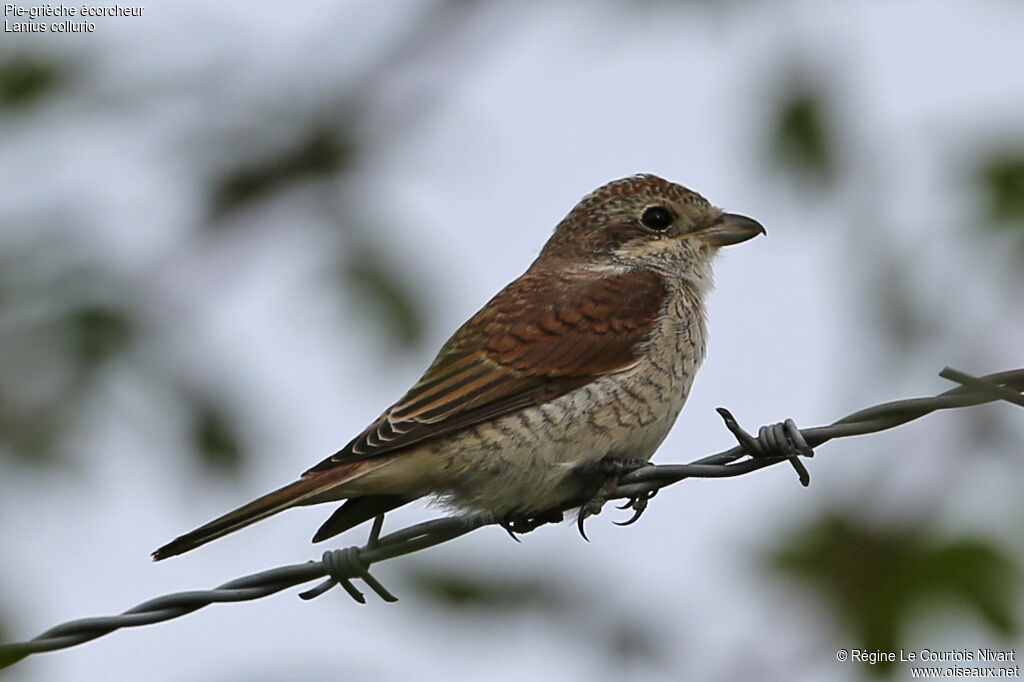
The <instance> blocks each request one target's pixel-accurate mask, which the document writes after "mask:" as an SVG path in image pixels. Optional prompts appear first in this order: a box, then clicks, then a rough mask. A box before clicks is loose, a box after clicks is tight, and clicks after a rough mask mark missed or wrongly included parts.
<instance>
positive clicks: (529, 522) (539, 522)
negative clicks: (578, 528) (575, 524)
mask: <svg viewBox="0 0 1024 682" xmlns="http://www.w3.org/2000/svg"><path fill="white" fill-rule="evenodd" d="M563 518H565V517H564V515H563V514H562V511H561V510H560V509H555V510H552V511H546V512H541V513H540V514H536V515H534V516H528V515H525V514H509V515H508V516H506V517H505V519H504V520H503V521H501V524H500V525H501V527H502V528H504V529H505V531H506V532H507V533H508V534H509V535H510V536H511V537H512V539H513V540H515V541H516V542H519V538H518V537H516V534H517V533H518V534H523V533H529V532H530V531H532V530H536V529H537V528H540V527H541V526H543V525H545V524H548V523H559V522H560V521H561V520H562V519H563Z"/></svg>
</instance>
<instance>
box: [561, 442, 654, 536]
mask: <svg viewBox="0 0 1024 682" xmlns="http://www.w3.org/2000/svg"><path fill="white" fill-rule="evenodd" d="M648 464H649V462H648V461H647V460H646V459H638V458H635V457H634V458H626V459H624V458H620V457H613V456H608V457H605V458H603V459H601V460H599V461H598V462H597V463H596V465H595V466H596V471H595V473H596V474H599V475H601V476H602V477H603V480H602V482H601V485H600V486H599V487H598V489H597V492H595V493H594V495H593V496H592V497H591V498H590V499H589V500H587V501H586V502H585V503H583V504H582V505H580V511H579V514H578V515H577V516H576V527H577V528H578V529H579V531H580V535H582V536H583V539H584V540H586V541H587V542H589V541H590V538H588V537H587V533H586V531H585V530H584V528H583V522H584V521H586V520H587V518H589V517H591V516H597V515H598V514H600V513H601V509H602V508H603V507H604V505H605V503H606V502H607V501H608V500H609V499H611V494H612V493H613V492H615V489H616V488H618V487H619V478H620V477H622V476H624V475H625V474H628V473H629V472H631V471H636V470H637V469H639V468H641V467H645V466H647V465H648ZM588 469H589V467H588ZM651 497H653V495H644V496H642V497H634V498H631V499H630V500H629V502H628V504H627V505H626V506H625V507H622V508H623V509H625V508H626V507H632V508H633V509H634V514H633V518H631V519H630V520H629V521H627V522H625V523H624V524H620V525H629V524H631V523H633V522H635V521H636V520H637V519H639V518H640V515H641V514H643V512H644V509H646V508H647V500H649V499H650V498H651Z"/></svg>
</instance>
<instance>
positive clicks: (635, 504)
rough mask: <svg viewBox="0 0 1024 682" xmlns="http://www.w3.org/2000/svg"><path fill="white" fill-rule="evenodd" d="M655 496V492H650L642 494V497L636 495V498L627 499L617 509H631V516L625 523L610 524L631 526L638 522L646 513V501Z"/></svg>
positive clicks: (615, 522)
mask: <svg viewBox="0 0 1024 682" xmlns="http://www.w3.org/2000/svg"><path fill="white" fill-rule="evenodd" d="M657 494H658V491H657V490H652V491H650V492H648V493H644V494H643V495H637V496H636V497H631V498H629V499H628V500H626V501H625V503H623V504H621V505H619V507H618V508H619V509H632V510H633V516H631V517H629V519H628V520H626V521H612V523H614V524H615V525H616V526H632V525H633V524H634V523H636V522H637V521H639V520H640V517H641V516H643V515H644V512H645V511H647V502H648V500H650V499H651V498H652V497H654V496H655V495H657Z"/></svg>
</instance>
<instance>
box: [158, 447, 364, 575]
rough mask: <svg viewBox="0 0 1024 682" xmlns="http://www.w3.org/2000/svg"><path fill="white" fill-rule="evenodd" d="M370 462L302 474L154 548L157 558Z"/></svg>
mask: <svg viewBox="0 0 1024 682" xmlns="http://www.w3.org/2000/svg"><path fill="white" fill-rule="evenodd" d="M368 464H369V463H368V462H366V461H362V462H353V463H352V464H351V465H350V466H344V465H342V466H339V467H336V468H334V469H331V470H329V471H325V472H323V473H320V474H315V475H312V476H309V477H306V478H301V479H299V480H298V481H295V482H294V483H291V484H289V485H286V486H284V487H283V488H278V489H277V490H275V491H273V492H270V493H267V494H266V495H264V496H263V497H259V498H257V499H255V500H253V501H252V502H250V503H249V504H247V505H244V506H242V507H239V508H238V509H235V510H234V511H230V512H228V513H227V514H224V515H223V516H220V517H218V518H216V519H214V520H213V521H210V522H209V523H207V524H205V525H202V526H200V527H199V528H196V529H195V530H193V531H191V532H188V533H185V534H184V535H181V536H179V537H177V538H175V539H173V540H171V541H170V542H168V543H167V544H166V545H164V546H163V547H161V548H160V549H158V550H156V551H155V552H153V560H154V561H160V560H161V559H166V558H167V557H172V556H175V555H177V554H183V553H185V552H188V551H189V550H192V549H195V548H196V547H199V546H200V545H205V544H206V543H207V542H210V541H211V540H216V539H217V538H219V537H223V536H225V535H227V534H228V533H233V532H235V531H236V530H239V529H241V528H245V527H246V526H248V525H250V524H253V523H256V522H257V521H260V520H262V519H265V518H267V517H268V516H273V515H274V514H277V513H278V512H282V511H284V510H285V509H288V508H290V507H294V506H296V505H300V504H303V503H304V502H307V501H308V500H310V498H313V497H316V496H317V495H320V494H322V493H324V492H326V491H328V490H330V489H332V488H335V487H337V486H339V485H341V484H343V483H345V482H347V481H350V480H352V479H353V478H358V477H359V476H361V475H363V474H364V473H366V472H367V470H370V469H373V468H375V467H373V466H368Z"/></svg>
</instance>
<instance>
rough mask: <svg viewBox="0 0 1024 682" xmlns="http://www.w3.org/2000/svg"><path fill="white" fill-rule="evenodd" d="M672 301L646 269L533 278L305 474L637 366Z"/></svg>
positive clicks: (511, 289) (483, 314)
mask: <svg viewBox="0 0 1024 682" xmlns="http://www.w3.org/2000/svg"><path fill="white" fill-rule="evenodd" d="M665 295H666V290H665V285H664V283H663V281H662V279H661V277H660V276H659V275H658V274H657V273H654V272H651V271H647V270H631V271H628V272H625V273H621V274H615V275H607V274H597V273H586V274H578V275H574V276H568V275H563V276H560V277H559V276H555V275H552V274H551V273H533V272H527V273H526V274H525V275H523V276H522V277H520V278H519V279H517V280H516V281H515V282H513V283H512V284H510V285H509V286H507V287H505V289H503V290H502V291H501V292H499V293H498V295H497V296H495V297H494V298H493V299H491V301H490V302H489V303H488V304H487V305H486V306H484V308H483V309H482V310H481V311H480V312H478V313H477V314H476V315H474V316H473V317H472V318H471V319H470V320H469V321H468V322H467V323H466V324H465V325H463V326H462V327H461V328H460V329H459V330H458V331H457V332H456V333H455V335H454V336H452V338H451V339H450V340H449V341H448V343H446V344H445V346H444V348H442V349H441V352H440V353H439V354H438V356H437V358H436V359H435V360H434V362H433V364H431V366H430V368H429V369H428V370H427V372H426V373H425V374H424V375H423V377H422V378H421V379H420V380H419V381H418V382H417V383H416V385H414V386H413V387H412V388H411V389H410V390H409V392H408V393H406V394H405V395H404V396H403V397H402V398H401V399H400V400H399V401H398V402H397V403H395V404H394V405H393V406H392V407H391V408H389V409H388V410H387V411H386V412H385V413H384V414H382V415H381V416H380V417H379V418H378V419H377V420H376V421H375V422H373V423H372V424H371V425H370V426H369V427H367V429H366V430H365V431H363V432H362V433H361V434H359V436H357V437H356V438H354V439H353V440H352V441H351V442H350V443H349V444H348V445H346V446H345V447H344V448H342V449H341V450H340V451H338V452H337V453H335V454H334V455H332V456H331V457H329V458H327V459H325V460H324V461H323V462H321V463H319V464H318V465H316V466H315V467H313V468H312V469H310V470H309V471H307V472H306V473H307V474H311V473H314V472H319V471H324V470H326V469H330V468H333V467H334V466H337V465H339V464H341V463H343V462H351V461H354V460H361V459H369V458H372V457H377V456H379V455H383V454H386V453H391V452H394V451H395V450H398V449H400V448H404V447H407V446H409V445H413V444H416V443H420V442H423V441H425V440H428V439H431V438H435V437H437V436H440V435H442V434H445V433H451V432H452V431H456V430H458V429H462V428H466V427H467V426H470V425H473V424H477V423H480V422H481V421H485V420H487V419H491V418H493V417H495V416H498V415H502V414H507V413H509V412H513V411H515V410H518V409H521V408H523V407H526V406H528V405H531V404H540V403H543V402H546V401H548V400H553V399H554V398H557V397H558V396H561V395H564V394H565V393H568V392H569V391H572V390H573V389H576V388H579V387H580V386H583V385H585V384H587V383H589V382H591V381H593V380H594V379H595V378H596V377H599V376H601V375H604V374H609V373H614V372H620V371H623V370H625V369H628V368H630V367H632V366H634V365H635V363H636V362H637V360H638V358H639V354H640V351H641V349H642V347H643V344H644V343H646V342H647V341H648V339H649V338H650V335H651V332H652V330H653V328H654V325H655V323H656V321H657V319H658V317H659V315H661V314H662V310H663V306H664V301H665Z"/></svg>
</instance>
